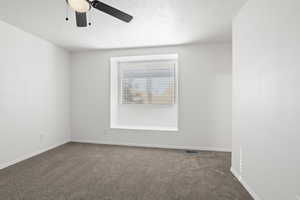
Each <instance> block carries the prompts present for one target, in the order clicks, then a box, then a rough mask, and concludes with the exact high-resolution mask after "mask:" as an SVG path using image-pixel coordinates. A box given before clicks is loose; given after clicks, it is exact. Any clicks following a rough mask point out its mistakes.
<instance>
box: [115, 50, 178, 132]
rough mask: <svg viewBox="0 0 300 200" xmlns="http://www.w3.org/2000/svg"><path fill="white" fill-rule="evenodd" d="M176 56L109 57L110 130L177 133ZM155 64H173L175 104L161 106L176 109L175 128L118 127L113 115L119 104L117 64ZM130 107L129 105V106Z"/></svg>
mask: <svg viewBox="0 0 300 200" xmlns="http://www.w3.org/2000/svg"><path fill="white" fill-rule="evenodd" d="M178 58H179V56H178V54H176V53H174V54H159V55H142V56H122V57H111V58H110V128H112V129H125V130H127V129H134V130H157V131H172V132H173V131H178V128H179V127H178V125H179V123H178V122H179V116H178V114H179V104H180V99H179V92H180V84H179V71H178ZM147 61H149V62H152V61H153V62H155V61H172V62H174V64H175V84H176V86H175V91H174V92H175V104H170V105H168V104H167V105H163V106H165V107H166V106H170V107H171V106H172V107H175V106H176V109H177V116H176V118H177V127H176V128H173V127H170V128H169V127H166V128H165V127H164V128H161V127H120V126H119V125H117V124H115V123H114V122H115V121H117V119H116V118H117V115H115V114H113V113H116V112H117V111H116V110H115V109H116V108H115V105H117V104H119V96H118V95H119V81H118V76H119V64H120V63H122V62H147ZM129 105H130V104H129ZM136 105H138V106H152V105H153V106H157V105H156V104H132V106H136Z"/></svg>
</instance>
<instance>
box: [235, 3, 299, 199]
mask: <svg viewBox="0 0 300 200" xmlns="http://www.w3.org/2000/svg"><path fill="white" fill-rule="evenodd" d="M299 10H300V1H299V0H284V1H282V0H251V1H248V3H247V4H246V6H245V7H244V8H243V9H242V10H241V12H240V14H239V16H238V17H237V19H236V20H235V21H234V31H233V32H234V35H233V43H234V44H233V49H234V53H233V55H234V61H233V62H234V67H233V160H232V167H233V171H235V173H236V174H237V176H241V180H242V182H243V183H245V185H247V187H248V189H249V191H251V192H252V194H253V195H254V196H255V197H256V199H262V200H296V195H300V181H299V180H300V156H299V154H300V145H299V144H300V123H299V120H300V78H299V77H300V56H299V52H300V12H299ZM240 152H241V153H240ZM240 159H242V162H241V163H242V165H240Z"/></svg>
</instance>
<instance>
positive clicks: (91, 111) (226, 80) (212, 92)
mask: <svg viewBox="0 0 300 200" xmlns="http://www.w3.org/2000/svg"><path fill="white" fill-rule="evenodd" d="M166 53H178V55H179V66H178V68H179V132H159V131H134V130H113V129H110V128H109V127H110V122H109V119H110V117H109V116H110V113H109V112H110V71H109V68H110V58H111V57H115V56H136V55H148V54H166ZM71 60H72V68H71V70H72V75H71V76H72V140H74V141H86V142H96V143H97V142H98V143H109V144H129V145H137V146H163V147H177V148H194V149H215V150H231V45H228V44H203V45H186V46H177V47H165V48H145V49H127V50H112V51H91V52H83V53H74V54H72V58H71Z"/></svg>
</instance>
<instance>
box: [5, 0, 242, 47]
mask: <svg viewBox="0 0 300 200" xmlns="http://www.w3.org/2000/svg"><path fill="white" fill-rule="evenodd" d="M103 2H105V3H108V4H110V5H112V6H114V7H116V8H119V9H121V10H123V11H126V12H128V13H129V14H131V15H133V16H134V19H133V21H132V22H131V23H129V24H127V23H124V22H122V21H119V20H117V19H114V18H113V17H110V16H108V15H106V14H103V13H101V12H99V11H97V10H92V11H91V13H90V16H91V22H92V26H91V27H88V28H77V27H76V26H75V17H74V13H73V12H71V10H69V11H70V18H71V20H70V21H69V22H66V21H65V15H66V3H65V0H22V1H20V0H17V1H4V0H1V3H0V5H1V6H0V20H2V21H5V22H7V23H9V24H12V25H15V26H17V27H19V28H20V29H23V30H25V31H27V32H30V33H32V34H34V35H37V36H40V37H42V38H44V39H46V40H49V41H51V42H52V43H54V44H56V45H58V46H61V47H64V48H67V49H69V50H84V49H111V48H128V47H149V46H163V45H176V44H187V43H195V42H230V41H231V21H232V19H233V17H234V16H235V15H236V14H237V12H238V10H239V9H240V8H241V6H242V5H243V4H244V3H245V2H246V0H104V1H103Z"/></svg>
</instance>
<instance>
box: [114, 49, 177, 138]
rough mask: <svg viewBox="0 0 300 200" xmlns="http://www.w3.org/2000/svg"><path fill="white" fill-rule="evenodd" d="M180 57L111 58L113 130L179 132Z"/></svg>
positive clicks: (174, 55) (170, 55)
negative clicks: (178, 61) (178, 62)
mask: <svg viewBox="0 0 300 200" xmlns="http://www.w3.org/2000/svg"><path fill="white" fill-rule="evenodd" d="M177 59H178V55H177V54H166V55H146V56H128V57H113V58H111V67H110V74H111V78H110V82H111V84H110V87H111V89H110V91H111V92H110V128H112V129H126V130H127V129H129V130H157V131H168V132H169V131H172V132H173V131H178V106H179V101H178V78H177V77H178V71H177V70H178V69H177V68H178V64H177Z"/></svg>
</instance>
